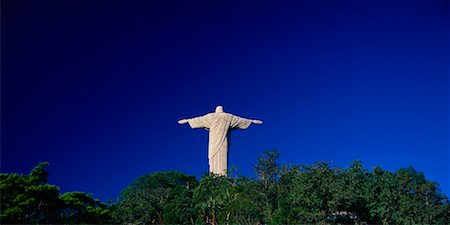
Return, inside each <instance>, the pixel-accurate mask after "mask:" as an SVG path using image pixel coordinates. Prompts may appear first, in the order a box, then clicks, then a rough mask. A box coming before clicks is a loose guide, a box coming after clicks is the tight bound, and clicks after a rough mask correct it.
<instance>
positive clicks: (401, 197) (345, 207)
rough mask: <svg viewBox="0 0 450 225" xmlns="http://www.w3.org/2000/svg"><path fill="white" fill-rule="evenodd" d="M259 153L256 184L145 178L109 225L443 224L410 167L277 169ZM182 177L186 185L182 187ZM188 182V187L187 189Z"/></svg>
mask: <svg viewBox="0 0 450 225" xmlns="http://www.w3.org/2000/svg"><path fill="white" fill-rule="evenodd" d="M278 157H279V152H277V151H276V150H271V151H265V152H264V153H263V154H262V156H261V157H260V158H258V163H257V164H256V165H255V171H256V174H257V177H258V179H252V178H245V177H242V176H240V177H239V176H238V177H233V178H231V177H224V176H215V175H206V176H204V177H202V178H201V179H200V182H198V183H197V181H195V178H194V177H189V176H187V175H184V174H180V173H177V172H167V173H155V174H149V175H145V176H143V177H141V178H139V179H138V180H137V181H136V182H134V183H132V184H131V185H130V187H128V188H127V189H126V190H124V192H122V195H121V197H120V198H119V200H118V202H117V203H116V204H113V205H112V206H111V210H112V211H113V212H114V215H115V221H114V222H115V223H133V224H144V223H165V224H449V223H450V220H449V218H450V217H449V212H450V211H449V209H450V204H449V201H448V198H447V197H446V196H444V195H442V194H441V192H440V190H439V188H438V185H437V184H436V183H434V182H430V181H427V180H426V179H425V177H424V175H423V174H422V173H420V172H417V171H416V170H414V169H413V168H412V167H408V168H403V169H399V170H398V171H396V172H394V173H393V172H390V171H385V170H383V169H381V168H380V167H375V168H374V169H373V170H372V171H369V170H367V169H365V168H364V166H363V165H362V163H361V162H360V161H355V162H353V163H352V164H351V165H350V166H349V167H348V168H332V167H331V166H330V165H329V164H327V163H324V162H316V163H315V164H313V165H302V166H298V165H292V166H280V165H279V164H278V163H277V160H278ZM187 180H190V181H189V182H188V181H187ZM188 183H189V185H188Z"/></svg>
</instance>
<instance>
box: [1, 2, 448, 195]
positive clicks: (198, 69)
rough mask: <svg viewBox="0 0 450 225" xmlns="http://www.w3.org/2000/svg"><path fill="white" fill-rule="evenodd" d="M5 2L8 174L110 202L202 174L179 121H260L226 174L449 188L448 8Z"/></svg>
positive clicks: (203, 162) (203, 138)
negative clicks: (217, 113)
mask: <svg viewBox="0 0 450 225" xmlns="http://www.w3.org/2000/svg"><path fill="white" fill-rule="evenodd" d="M275 2H276V1H273V2H262V1H255V2H250V1H246V2H244V3H243V2H238V1H79V0H70V1H69V0H66V1H21V0H5V1H2V43H1V44H2V46H1V47H2V51H1V54H2V90H1V91H2V92H1V93H2V96H1V100H2V124H1V125H2V142H1V144H2V146H1V147H2V149H1V170H2V172H18V173H27V172H28V171H29V170H30V169H31V168H33V167H34V166H35V165H37V163H38V162H39V161H48V162H50V168H49V169H50V182H52V183H55V184H57V185H59V186H60V187H61V188H62V190H63V191H74V190H80V191H86V192H90V193H93V194H94V197H97V198H100V199H102V200H107V199H108V198H110V199H112V200H115V198H116V197H117V196H118V195H119V193H120V191H121V190H122V189H123V188H125V187H127V186H128V185H129V183H130V182H132V181H133V180H134V179H136V178H137V177H139V176H141V175H143V174H146V173H151V172H155V171H165V170H179V171H182V172H185V173H188V174H194V175H197V176H200V175H202V174H203V173H204V172H206V171H207V169H208V166H207V132H205V131H203V130H191V129H190V128H189V127H188V126H180V125H178V124H177V121H178V120H179V119H181V118H186V117H193V116H198V115H202V114H205V113H207V112H210V111H213V110H214V108H215V106H216V105H218V104H221V105H223V106H224V108H225V111H228V112H232V113H234V114H236V115H240V116H243V117H250V118H258V119H261V120H263V121H264V124H263V125H261V126H256V125H252V126H251V127H250V128H249V129H248V130H245V131H235V132H234V133H233V135H232V146H231V149H230V162H229V163H230V165H235V166H237V167H238V168H239V171H240V172H241V173H242V174H244V175H253V165H254V164H255V163H256V158H257V157H258V156H259V154H260V153H261V152H262V151H263V150H266V149H273V148H276V149H277V150H279V151H280V152H281V158H280V161H281V162H282V163H297V164H305V163H307V164H311V163H313V162H314V161H318V160H324V161H327V162H330V163H332V165H333V166H347V165H349V164H350V163H351V162H352V161H353V160H356V159H360V160H362V162H363V164H364V165H365V166H366V167H368V168H372V167H374V166H376V165H381V166H382V167H383V168H385V169H389V170H392V171H395V170H396V169H398V168H401V167H406V166H409V165H412V166H413V167H414V168H416V169H417V170H419V171H423V172H424V174H425V176H426V177H427V179H430V180H432V181H436V182H438V183H439V184H440V186H441V188H442V190H443V192H444V193H446V194H447V195H448V194H450V184H449V180H450V178H449V171H450V168H449V161H450V158H449V142H448V140H449V135H448V126H449V121H448V117H449V112H448V104H449V94H448V86H449V81H448V62H449V60H448V27H449V26H448V25H449V24H448V3H447V1H429V0H424V1H411V0H408V1H359V0H358V1H357V0H355V1H293V2H287V1H283V2H282V3H279V2H277V3H275Z"/></svg>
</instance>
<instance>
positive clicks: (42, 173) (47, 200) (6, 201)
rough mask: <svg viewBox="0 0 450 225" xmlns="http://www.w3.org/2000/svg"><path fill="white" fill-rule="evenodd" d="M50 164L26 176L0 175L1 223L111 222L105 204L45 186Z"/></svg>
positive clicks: (54, 187)
mask: <svg viewBox="0 0 450 225" xmlns="http://www.w3.org/2000/svg"><path fill="white" fill-rule="evenodd" d="M48 165H49V164H48V163H47V162H44V163H39V165H37V166H36V167H35V168H34V169H32V170H31V172H30V174H29V175H19V174H15V173H11V174H5V173H2V174H0V178H1V180H0V193H1V203H0V206H1V210H0V222H1V223H5V224H38V223H110V222H111V216H110V213H109V211H108V210H107V209H106V205H105V204H103V203H101V202H100V201H99V200H94V199H93V198H92V195H88V194H85V193H82V192H72V193H65V194H63V195H61V194H60V189H59V187H58V186H56V185H51V184H48V183H47V182H48V179H47V178H48V174H49V173H48V171H47V170H46V168H47V166H48Z"/></svg>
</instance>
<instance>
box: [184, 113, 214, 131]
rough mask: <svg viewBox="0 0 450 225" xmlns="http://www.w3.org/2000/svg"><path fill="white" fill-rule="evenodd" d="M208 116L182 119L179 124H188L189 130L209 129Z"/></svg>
mask: <svg viewBox="0 0 450 225" xmlns="http://www.w3.org/2000/svg"><path fill="white" fill-rule="evenodd" d="M210 117H211V115H210V114H207V115H204V116H198V117H194V118H190V119H182V120H179V121H178V123H179V124H186V123H189V126H191V128H209V127H210Z"/></svg>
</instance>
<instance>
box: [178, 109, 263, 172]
mask: <svg viewBox="0 0 450 225" xmlns="http://www.w3.org/2000/svg"><path fill="white" fill-rule="evenodd" d="M178 123H179V124H185V123H189V125H190V126H191V128H204V129H206V130H208V131H209V144H208V160H209V172H210V173H213V174H218V175H226V172H227V165H228V136H229V135H230V131H232V130H235V129H247V128H248V127H249V126H250V124H252V123H254V124H262V121H261V120H251V119H245V118H241V117H238V116H235V115H233V114H230V113H224V112H223V107H222V106H217V107H216V112H214V113H208V114H206V115H204V116H199V117H195V118H192V119H183V120H180V121H178Z"/></svg>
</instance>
